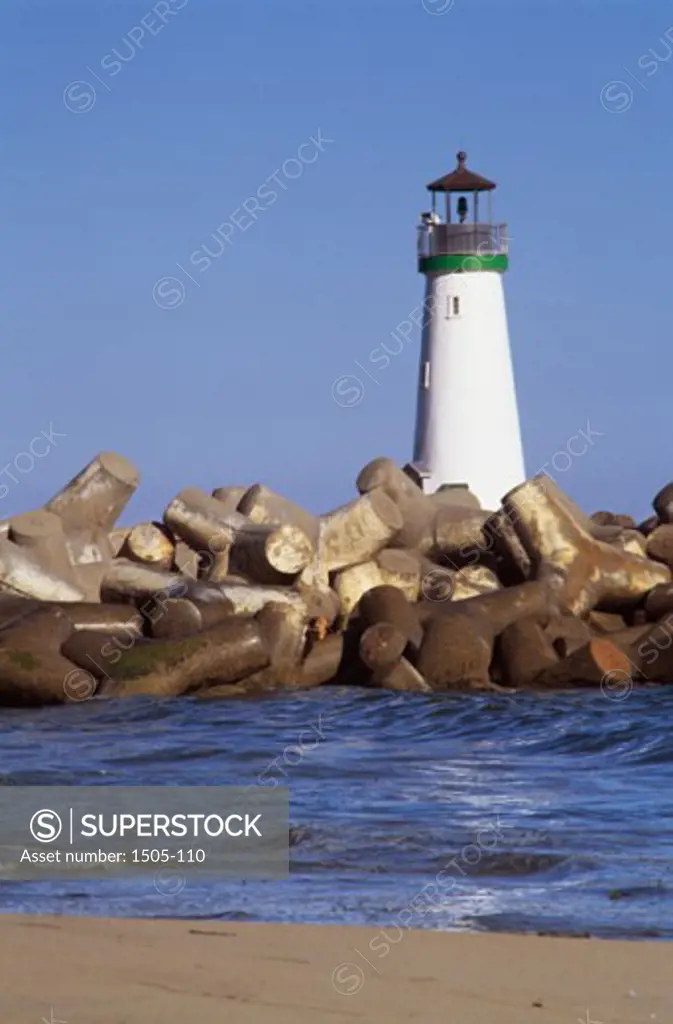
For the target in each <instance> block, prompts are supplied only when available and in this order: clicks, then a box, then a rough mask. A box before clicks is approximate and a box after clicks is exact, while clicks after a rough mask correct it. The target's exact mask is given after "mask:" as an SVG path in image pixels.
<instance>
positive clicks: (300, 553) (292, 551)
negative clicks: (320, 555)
mask: <svg viewBox="0 0 673 1024" xmlns="http://www.w3.org/2000/svg"><path fill="white" fill-rule="evenodd" d="M315 556H316V551H315V547H314V545H313V544H312V543H311V540H310V538H309V537H307V536H306V534H305V533H304V531H303V530H302V529H300V528H299V527H298V526H292V525H290V524H288V523H283V524H281V525H280V526H274V525H269V524H261V523H259V524H258V523H249V522H247V521H246V522H245V524H244V525H243V526H242V527H241V529H240V530H238V531H237V533H236V537H235V539H234V543H233V545H232V548H231V552H230V558H229V565H230V568H231V571H232V572H234V573H241V574H242V575H244V576H247V577H248V578H249V579H250V580H254V582H255V583H266V584H269V585H273V584H290V583H292V582H293V581H294V580H295V579H296V578H297V576H298V575H299V574H300V573H301V572H302V570H303V569H306V568H307V566H309V565H310V564H311V563H312V562H313V560H314V558H315Z"/></svg>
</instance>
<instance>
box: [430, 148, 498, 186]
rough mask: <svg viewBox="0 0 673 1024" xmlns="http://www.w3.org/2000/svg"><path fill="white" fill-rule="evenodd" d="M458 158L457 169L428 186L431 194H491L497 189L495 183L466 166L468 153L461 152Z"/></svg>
mask: <svg viewBox="0 0 673 1024" xmlns="http://www.w3.org/2000/svg"><path fill="white" fill-rule="evenodd" d="M456 156H457V159H458V163H457V165H456V169H455V170H454V171H449V173H448V174H445V175H444V176H443V177H442V178H437V181H433V182H431V183H430V184H429V185H428V191H429V192H490V190H491V189H493V188H496V184H495V182H494V181H489V179H488V178H483V177H482V176H481V174H475V173H474V171H470V170H469V169H468V168H467V167H466V166H465V161H466V159H467V153H464V152H463V151H462V150H461V151H460V152H459V153H457V154H456Z"/></svg>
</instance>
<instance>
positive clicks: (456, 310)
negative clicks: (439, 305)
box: [446, 295, 460, 320]
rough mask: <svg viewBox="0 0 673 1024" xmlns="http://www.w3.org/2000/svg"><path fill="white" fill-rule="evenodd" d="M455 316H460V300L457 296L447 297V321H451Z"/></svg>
mask: <svg viewBox="0 0 673 1024" xmlns="http://www.w3.org/2000/svg"><path fill="white" fill-rule="evenodd" d="M453 316H460V299H459V297H458V296H457V295H447V297H446V319H447V320H450V319H451V317H453Z"/></svg>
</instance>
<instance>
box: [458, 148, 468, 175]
mask: <svg viewBox="0 0 673 1024" xmlns="http://www.w3.org/2000/svg"><path fill="white" fill-rule="evenodd" d="M456 157H457V158H458V170H459V171H460V170H462V169H463V167H464V166H465V161H466V160H467V153H466V152H465V151H464V150H463V149H461V150H459V151H458V152H457V153H456Z"/></svg>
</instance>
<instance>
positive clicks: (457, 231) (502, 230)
mask: <svg viewBox="0 0 673 1024" xmlns="http://www.w3.org/2000/svg"><path fill="white" fill-rule="evenodd" d="M507 252H508V236H507V225H506V224H444V223H439V224H428V223H425V222H424V223H422V224H420V225H419V228H418V255H419V256H420V257H421V258H422V259H425V258H427V257H428V256H454V255H461V254H462V253H466V254H468V255H474V256H491V255H495V254H500V253H502V254H506V253H507Z"/></svg>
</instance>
